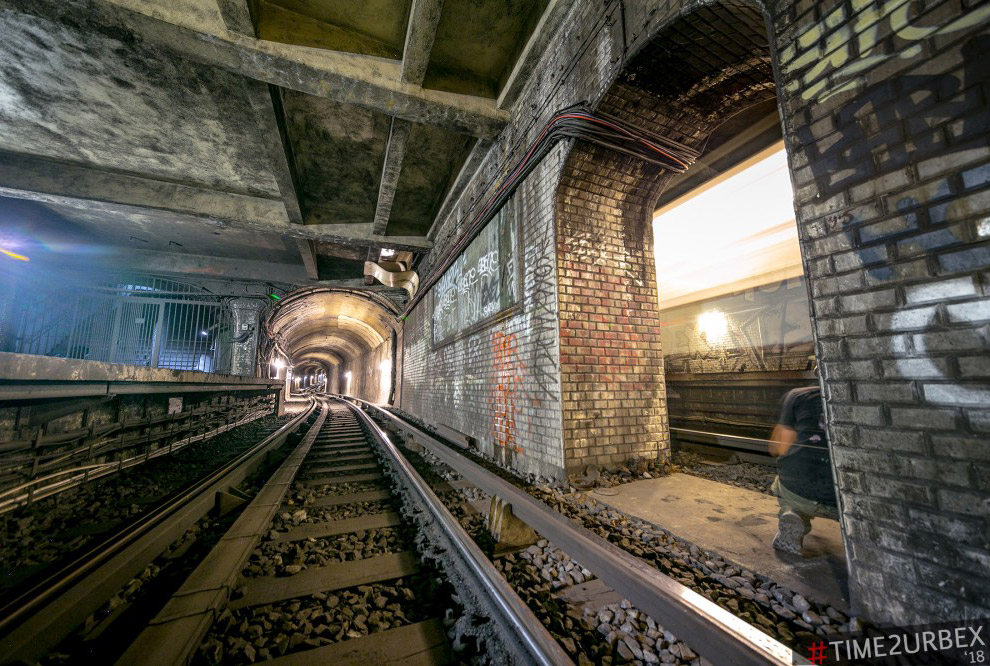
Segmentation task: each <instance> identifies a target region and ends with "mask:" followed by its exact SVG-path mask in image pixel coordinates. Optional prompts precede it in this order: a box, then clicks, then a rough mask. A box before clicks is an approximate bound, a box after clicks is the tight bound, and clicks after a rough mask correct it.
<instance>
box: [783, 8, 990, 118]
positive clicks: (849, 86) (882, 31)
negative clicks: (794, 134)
mask: <svg viewBox="0 0 990 666" xmlns="http://www.w3.org/2000/svg"><path fill="white" fill-rule="evenodd" d="M915 5H916V3H914V2H912V1H911V0H885V1H875V0H853V2H852V4H851V6H852V9H853V10H854V11H856V10H861V11H859V12H858V13H857V14H855V17H854V18H852V19H850V20H847V12H848V6H847V5H846V4H841V5H839V6H838V7H837V8H836V9H835V10H834V11H832V12H831V13H829V14H828V15H827V16H826V17H825V18H824V20H823V21H822V22H820V23H816V24H815V25H812V26H811V27H810V28H808V29H807V30H805V31H804V32H803V33H801V34H800V35H798V38H797V40H796V46H794V47H789V48H794V49H795V50H796V51H797V53H796V55H794V56H792V57H791V59H789V60H788V61H787V63H786V64H785V65H783V66H782V67H781V70H782V71H783V73H784V74H785V75H786V74H792V73H794V72H797V71H799V70H801V69H802V68H804V67H807V66H808V65H811V67H810V68H809V69H808V70H807V71H805V72H804V74H802V75H801V77H800V78H796V79H794V80H792V81H791V82H790V83H788V84H787V86H786V87H785V89H786V90H787V91H788V92H789V93H792V94H793V93H797V92H798V91H800V92H801V98H802V99H804V100H806V101H816V102H823V101H825V100H826V99H828V98H829V97H832V96H833V95H838V94H839V93H843V92H847V91H850V90H856V89H858V88H861V87H864V86H865V85H866V79H865V73H866V72H868V71H869V70H870V69H872V68H873V67H875V66H877V65H879V64H881V63H883V62H884V61H886V60H889V59H892V58H898V59H903V60H909V59H911V58H915V57H917V56H919V55H921V53H922V46H921V44H920V43H919V42H920V40H922V39H926V38H930V37H936V36H942V35H949V34H952V33H954V32H959V31H961V30H967V29H969V28H974V27H976V26H979V25H982V24H984V23H986V22H987V21H988V20H990V5H983V6H982V7H978V8H976V9H974V10H973V11H971V12H969V13H967V14H964V15H963V16H960V17H959V18H957V19H955V20H953V21H950V22H948V23H946V24H945V25H942V26H930V25H923V23H924V18H923V17H919V16H917V15H915V16H912V9H913V8H914V7H915ZM843 24H844V25H843ZM839 26H841V27H839ZM832 28H836V29H835V30H834V31H831V32H830V30H831V29H832ZM888 30H889V32H890V33H893V35H895V36H896V37H898V38H899V39H900V40H902V43H903V45H898V46H899V47H900V48H897V50H896V52H895V53H886V52H885V51H886V49H885V44H886V42H887V41H889V40H888V39H887V31H888ZM822 38H824V45H823V44H822ZM785 55H790V54H785ZM830 82H832V85H831V86H830V85H829V83H830Z"/></svg>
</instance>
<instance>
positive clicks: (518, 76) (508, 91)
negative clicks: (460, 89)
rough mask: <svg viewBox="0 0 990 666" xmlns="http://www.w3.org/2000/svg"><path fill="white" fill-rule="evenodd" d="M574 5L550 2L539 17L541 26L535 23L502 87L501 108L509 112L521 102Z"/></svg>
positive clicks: (557, 0)
mask: <svg viewBox="0 0 990 666" xmlns="http://www.w3.org/2000/svg"><path fill="white" fill-rule="evenodd" d="M575 4H576V2H575V0H550V2H549V4H547V7H546V9H544V10H543V14H542V15H541V16H540V21H539V23H537V24H536V28H534V29H533V32H532V33H531V34H530V36H529V40H528V41H527V42H526V46H524V47H523V50H522V53H520V54H519V57H518V58H517V59H516V62H515V65H513V67H512V71H511V72H510V73H509V78H508V79H506V81H505V85H504V86H502V92H501V93H499V96H498V101H497V102H496V106H497V107H498V108H500V109H508V108H510V107H511V106H512V105H513V104H515V102H516V100H517V99H519V93H521V92H522V90H523V88H524V87H525V86H526V83H527V82H528V81H529V79H530V77H531V76H532V75H533V72H534V71H535V70H536V67H537V65H538V64H539V62H540V59H541V58H542V57H543V54H544V52H545V51H546V50H547V47H548V46H550V43H551V42H552V40H553V39H555V38H556V36H557V31H558V30H559V29H560V26H561V24H562V23H563V22H564V19H566V18H567V15H568V14H570V12H571V9H572V8H573V7H574V5H575Z"/></svg>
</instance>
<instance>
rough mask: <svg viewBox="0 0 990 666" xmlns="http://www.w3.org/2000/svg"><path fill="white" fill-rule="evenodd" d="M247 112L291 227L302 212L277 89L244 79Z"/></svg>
mask: <svg viewBox="0 0 990 666" xmlns="http://www.w3.org/2000/svg"><path fill="white" fill-rule="evenodd" d="M244 87H245V89H246V91H247V96H248V100H249V101H250V103H251V110H252V111H253V112H254V117H255V121H256V122H257V124H258V130H259V131H260V134H261V140H262V142H263V143H264V145H265V151H266V152H267V153H268V161H269V162H270V163H271V166H272V173H273V174H274V176H275V182H276V183H277V184H278V191H279V193H280V194H281V195H282V205H284V206H285V214H286V215H287V216H288V218H289V222H291V223H292V224H302V223H303V210H302V205H301V204H300V200H301V199H300V197H299V179H298V177H297V176H296V166H295V160H294V159H293V155H292V147H291V145H290V144H289V137H288V134H287V133H286V129H285V120H284V118H285V116H284V114H283V113H282V97H281V93H279V91H278V88H276V87H275V86H272V85H268V84H267V83H261V82H259V81H253V80H251V79H245V80H244Z"/></svg>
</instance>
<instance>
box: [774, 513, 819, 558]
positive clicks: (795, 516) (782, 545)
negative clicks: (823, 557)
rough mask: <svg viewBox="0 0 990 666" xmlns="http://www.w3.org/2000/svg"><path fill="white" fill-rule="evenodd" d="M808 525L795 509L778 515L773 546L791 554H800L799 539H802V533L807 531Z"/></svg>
mask: <svg viewBox="0 0 990 666" xmlns="http://www.w3.org/2000/svg"><path fill="white" fill-rule="evenodd" d="M808 522H809V523H810V521H808ZM810 527H811V526H810V524H806V523H805V520H804V519H803V518H802V517H801V515H800V514H799V513H798V512H797V511H791V510H788V511H785V512H784V513H783V514H781V516H780V519H779V522H778V525H777V536H776V537H774V539H773V547H774V548H775V549H776V550H779V551H782V552H785V553H790V554H791V555H801V541H803V540H804V535H805V534H807V533H808V531H809V529H808V528H810Z"/></svg>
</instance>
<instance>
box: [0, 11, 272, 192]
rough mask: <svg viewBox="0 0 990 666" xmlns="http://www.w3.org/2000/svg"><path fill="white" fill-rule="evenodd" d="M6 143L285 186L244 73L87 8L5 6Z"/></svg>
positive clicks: (1, 80)
mask: <svg viewBox="0 0 990 666" xmlns="http://www.w3.org/2000/svg"><path fill="white" fill-rule="evenodd" d="M0 24H2V25H3V26H4V28H3V37H4V38H3V40H0V100H3V103H2V104H0V149H2V150H7V151H11V152H16V153H27V154H32V155H42V156H46V157H51V158H56V159H59V160H63V161H71V162H78V163H83V164H87V165H93V166H96V167H99V168H102V169H107V170H113V171H118V172H128V173H141V174H148V175H152V176H154V177H157V178H162V179H168V180H173V181H176V182H182V183H195V184H199V185H207V186H210V187H215V188H218V189H223V190H226V191H231V192H243V193H251V194H262V195H273V194H277V193H278V189H277V185H276V183H275V180H274V178H273V176H272V173H271V170H270V168H269V166H268V163H267V155H266V154H265V150H264V147H263V145H262V143H261V141H260V140H259V137H258V134H257V126H256V125H255V123H254V120H253V116H252V115H251V112H250V108H249V105H248V100H247V98H246V95H245V92H244V89H243V85H242V80H241V78H240V77H238V76H236V75H233V74H230V73H227V72H225V71H223V70H219V69H216V68H213V67H208V66H204V65H200V64H196V63H193V62H191V61H188V60H183V59H180V58H177V57H175V56H170V55H168V54H166V53H164V52H161V51H157V50H154V49H151V48H147V47H145V46H143V45H141V44H138V43H136V42H135V41H134V40H133V39H132V38H131V36H129V35H127V34H123V33H115V32H114V31H113V30H112V29H105V28H104V27H103V26H101V25H99V24H95V23H94V24H89V23H87V22H86V18H85V17H84V16H80V17H78V22H77V23H72V24H69V23H64V22H56V21H54V20H49V19H45V18H38V17H35V16H30V15H27V14H23V13H20V12H15V11H12V10H9V9H6V8H5V9H0Z"/></svg>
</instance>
